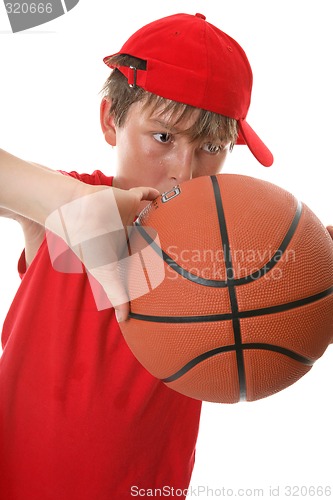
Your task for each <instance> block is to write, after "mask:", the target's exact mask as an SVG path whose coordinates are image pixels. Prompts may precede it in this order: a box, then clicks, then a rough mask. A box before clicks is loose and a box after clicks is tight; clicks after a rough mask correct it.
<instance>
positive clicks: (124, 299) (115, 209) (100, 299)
mask: <svg viewBox="0 0 333 500" xmlns="http://www.w3.org/2000/svg"><path fill="white" fill-rule="evenodd" d="M85 189H86V193H87V189H88V190H89V191H88V192H89V194H85V195H84V196H81V197H79V198H77V199H75V200H74V201H73V202H70V203H68V204H66V205H64V206H62V207H60V208H59V209H58V210H56V211H55V212H53V213H52V214H51V215H50V216H49V217H48V218H47V220H46V228H47V229H49V230H50V231H52V233H55V234H56V235H58V236H60V237H61V238H62V239H63V240H64V241H65V242H66V243H67V245H68V246H69V247H70V248H71V249H72V250H73V251H74V253H75V254H76V255H77V256H78V257H79V259H80V260H81V262H83V264H84V266H85V268H86V270H87V271H88V276H89V279H90V284H91V286H92V290H93V294H94V298H95V301H96V305H97V307H98V309H105V308H107V307H111V305H112V306H113V307H114V308H115V310H116V315H117V319H118V321H124V320H126V319H127V317H128V313H129V303H128V302H129V299H130V298H134V297H128V292H127V291H126V286H125V285H126V283H125V282H124V274H125V275H126V266H127V265H128V261H129V259H131V258H132V256H131V257H129V255H128V253H127V255H126V253H125V254H124V249H125V250H127V230H126V228H127V227H128V226H133V221H134V219H135V218H136V216H137V214H138V213H139V212H140V211H141V209H142V202H144V201H146V202H147V201H151V200H153V199H155V198H156V197H157V196H158V195H159V192H158V191H157V190H156V189H153V188H149V187H137V188H132V189H130V190H128V191H125V190H122V189H117V188H106V187H105V186H98V187H97V186H93V187H92V186H87V185H86V186H85ZM48 243H49V251H50V256H51V260H52V261H53V262H54V261H55V260H56V258H57V257H58V256H59V254H58V250H57V248H56V243H55V242H54V239H52V238H51V239H50V240H49V241H48ZM126 259H127V260H126ZM58 270H59V269H58ZM67 272H68V270H67ZM91 277H92V278H93V279H91ZM96 282H97V283H96ZM100 286H101V287H102V289H103V290H104V292H105V293H106V295H107V298H108V301H109V302H108V301H107V303H106V301H105V295H104V294H101V293H100V292H101V290H100ZM147 291H148V290H147ZM144 293H146V292H144ZM142 294H143V293H142ZM103 295H104V296H103ZM110 303H111V304H110Z"/></svg>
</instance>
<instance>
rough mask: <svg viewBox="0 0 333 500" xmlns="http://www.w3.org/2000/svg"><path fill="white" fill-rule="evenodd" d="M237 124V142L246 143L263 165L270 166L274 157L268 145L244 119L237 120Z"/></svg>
mask: <svg viewBox="0 0 333 500" xmlns="http://www.w3.org/2000/svg"><path fill="white" fill-rule="evenodd" d="M238 126H239V137H238V140H237V144H247V146H248V148H249V149H250V151H251V153H252V154H253V156H255V157H256V158H257V160H258V161H259V162H260V163H261V164H262V165H264V167H270V166H271V165H272V163H273V161H274V157H273V155H272V153H271V152H270V150H269V149H268V147H267V146H266V145H265V144H264V143H263V142H262V140H261V139H260V137H259V136H258V135H257V134H256V133H255V131H254V130H253V129H252V128H251V127H250V125H249V124H248V123H247V122H246V121H245V120H239V122H238Z"/></svg>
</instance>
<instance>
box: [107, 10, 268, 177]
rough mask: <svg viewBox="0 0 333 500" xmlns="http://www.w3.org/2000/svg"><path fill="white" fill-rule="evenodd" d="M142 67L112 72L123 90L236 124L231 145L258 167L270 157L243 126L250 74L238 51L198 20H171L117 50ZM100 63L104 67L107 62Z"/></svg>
mask: <svg viewBox="0 0 333 500" xmlns="http://www.w3.org/2000/svg"><path fill="white" fill-rule="evenodd" d="M118 54H127V55H131V56H133V57H138V58H140V59H143V60H145V61H146V69H145V70H141V69H136V68H133V67H127V66H117V68H118V69H119V70H120V71H121V72H122V73H123V74H124V75H125V76H126V78H127V80H128V83H129V85H132V86H133V85H137V86H138V87H142V88H143V89H145V90H146V91H148V92H151V93H153V94H156V95H158V96H161V97H164V98H166V99H170V100H173V101H177V102H182V103H184V104H189V105H191V106H194V107H196V108H201V109H205V110H207V111H212V112H214V113H219V114H222V115H225V116H228V117H230V118H234V119H235V120H237V122H238V132H239V135H238V140H237V144H247V145H248V147H249V149H250V150H251V152H252V153H253V155H254V156H255V157H256V158H257V160H258V161H259V162H260V163H261V164H262V165H264V166H266V167H269V166H270V165H272V163H273V155H272V153H271V152H270V151H269V149H268V148H267V146H265V144H264V143H263V142H262V140H261V139H260V138H259V136H258V135H257V134H256V133H255V132H254V130H253V129H252V128H251V127H250V125H249V124H248V123H247V121H246V116H247V112H248V109H249V106H250V101H251V90H252V80H253V77H252V70H251V66H250V64H249V61H248V59H247V57H246V54H245V52H244V50H243V49H242V47H240V45H239V44H238V43H237V42H236V41H235V40H233V39H232V38H231V37H230V36H229V35H227V34H226V33H223V31H221V30H219V29H218V28H216V27H215V26H213V25H212V24H210V23H208V22H207V21H206V18H205V16H204V15H202V14H195V15H190V14H175V15H172V16H168V17H164V18H162V19H158V20H157V21H154V22H152V23H149V24H147V25H146V26H143V27H142V28H141V29H139V30H138V31H136V32H135V33H134V34H133V35H132V36H131V37H130V38H129V39H128V40H127V42H125V44H124V45H123V46H122V48H121V50H120V51H119V52H117V53H116V54H113V55H118ZM110 57H112V56H108V57H105V58H104V59H103V61H104V62H105V64H107V65H108V66H109V67H111V68H114V67H115V66H114V65H112V64H109V62H108V60H109V58H110Z"/></svg>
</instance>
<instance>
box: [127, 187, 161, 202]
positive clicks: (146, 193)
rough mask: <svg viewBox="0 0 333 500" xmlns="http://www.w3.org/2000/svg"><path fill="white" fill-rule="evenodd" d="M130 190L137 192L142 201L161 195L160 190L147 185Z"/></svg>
mask: <svg viewBox="0 0 333 500" xmlns="http://www.w3.org/2000/svg"><path fill="white" fill-rule="evenodd" d="M129 191H131V192H132V193H135V194H137V195H138V196H139V200H140V201H142V200H146V201H152V200H155V198H157V197H158V196H159V195H160V192H159V191H158V190H157V189H155V188H151V187H146V186H140V187H135V188H131V189H130V190H129Z"/></svg>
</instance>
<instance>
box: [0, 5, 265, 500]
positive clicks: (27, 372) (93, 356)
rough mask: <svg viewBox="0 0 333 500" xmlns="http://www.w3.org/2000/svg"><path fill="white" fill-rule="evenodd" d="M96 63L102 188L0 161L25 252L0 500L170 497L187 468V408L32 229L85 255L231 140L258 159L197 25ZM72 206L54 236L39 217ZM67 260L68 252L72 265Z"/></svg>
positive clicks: (180, 492)
mask: <svg viewBox="0 0 333 500" xmlns="http://www.w3.org/2000/svg"><path fill="white" fill-rule="evenodd" d="M133 58H134V59H133ZM105 62H106V63H107V64H108V65H109V66H110V67H112V68H116V69H115V70H114V71H113V72H112V74H111V75H110V77H109V79H108V81H107V82H106V84H105V86H104V98H103V100H102V103H101V126H102V131H103V133H104V136H105V139H106V141H107V142H108V144H110V145H111V146H115V145H117V150H118V165H117V173H116V175H115V177H114V178H113V179H112V178H110V177H106V176H105V175H104V174H102V173H101V172H94V173H93V174H92V175H83V174H82V175H80V174H76V173H71V174H70V175H62V174H60V173H58V172H53V171H50V170H48V169H45V168H44V167H41V166H38V165H33V164H29V163H27V162H24V161H22V160H19V159H18V158H15V157H13V156H11V155H9V154H7V153H5V152H0V167H1V168H0V185H1V186H6V192H3V190H2V192H1V198H0V206H1V207H4V208H3V209H2V215H4V216H9V217H12V218H15V219H17V220H18V221H19V222H20V223H21V225H22V228H23V230H24V234H25V241H26V248H25V253H23V255H22V257H21V259H20V262H19V270H20V273H21V275H22V278H23V279H22V284H21V286H20V288H19V290H18V293H17V295H16V297H15V299H14V301H13V304H12V306H11V309H10V311H9V313H8V316H7V318H6V320H5V323H4V330H3V345H4V352H3V356H2V359H1V365H0V384H1V391H0V398H1V422H2V428H1V458H0V462H1V464H0V468H1V475H0V493H1V498H4V499H6V500H14V499H15V500H23V499H24V500H59V499H62V500H76V499H77V500H78V499H80V500H106V499H107V500H109V499H111V498H112V499H113V498H114V499H127V498H131V497H132V496H140V497H151V496H162V495H161V494H160V495H159V494H158V493H157V492H158V491H159V490H160V491H162V492H163V491H164V493H165V495H167V493H168V492H172V491H174V495H173V496H177V497H178V498H184V497H185V493H186V488H187V487H188V484H189V481H190V477H191V472H192V468H193V464H194V453H195V443H196V438H197V432H198V425H199V418H200V408H201V403H200V402H199V401H195V400H192V399H189V398H186V397H184V396H181V395H180V394H177V393H176V392H173V391H172V390H170V389H168V388H166V387H165V386H164V385H163V384H162V383H160V382H159V381H158V380H156V379H154V378H153V377H152V376H150V375H149V374H148V373H147V372H146V371H145V370H144V369H143V368H142V367H141V366H140V365H139V363H138V362H137V361H136V360H135V359H134V357H133V356H132V354H131V353H130V352H129V349H128V348H127V346H126V345H125V343H124V341H123V338H122V335H121V332H120V330H119V327H118V324H117V321H116V318H115V309H113V308H111V307H106V308H101V307H98V304H96V300H95V296H94V294H93V291H92V287H91V285H90V280H89V277H88V274H87V273H83V272H82V269H80V268H79V267H78V265H77V263H78V259H77V257H75V256H73V255H72V256H68V252H67V254H66V252H65V253H59V256H60V257H59V258H60V261H61V259H64V262H63V263H62V265H63V266H64V267H66V266H67V265H68V266H69V270H70V271H71V272H67V273H61V272H57V271H56V269H55V268H54V267H53V266H52V263H54V264H55V262H53V261H55V257H54V255H53V254H52V251H51V247H52V245H51V246H50V245H49V246H48V245H47V242H46V240H45V238H44V233H45V230H44V226H45V225H47V226H48V228H49V229H50V230H51V231H53V232H54V233H56V234H58V235H60V236H62V237H63V236H64V233H63V232H62V231H63V229H65V231H67V233H68V234H67V238H66V239H67V243H68V244H69V245H70V242H71V241H74V240H75V241H76V242H79V243H80V242H84V241H91V242H92V243H91V244H92V249H91V250H92V253H93V251H94V247H93V245H94V243H93V240H94V235H95V234H96V230H97V232H98V231H99V230H100V228H102V227H104V226H106V227H107V228H109V230H110V233H111V232H112V227H111V225H110V220H112V222H113V221H116V222H115V226H116V227H119V223H121V224H122V225H124V226H126V225H131V223H132V221H133V220H134V218H135V217H136V216H137V215H138V213H139V212H140V210H141V209H142V208H143V206H144V205H145V204H147V203H148V202H149V201H150V200H152V199H153V198H155V197H156V196H157V195H158V193H159V192H163V191H167V190H169V189H170V188H172V187H173V186H174V185H175V184H178V183H179V182H182V181H185V180H187V179H190V178H192V177H197V176H200V175H212V174H215V173H217V172H219V171H220V170H221V168H222V166H223V163H224V162H225V160H226V156H227V152H228V149H232V146H233V144H234V143H236V142H246V143H247V144H248V146H249V148H250V149H251V151H252V152H253V154H254V155H255V156H256V158H257V159H258V160H259V161H260V162H261V163H263V164H264V165H267V166H268V165H270V164H271V163H272V161H273V159H272V155H271V153H270V152H269V151H268V149H267V148H266V146H265V145H264V144H263V143H262V141H261V140H260V139H259V137H258V136H257V135H256V134H255V133H254V132H253V130H252V129H251V128H250V127H249V125H248V124H247V122H246V114H247V110H248V106H249V103H250V95H251V84H252V75H251V69H250V66H249V64H248V61H247V59H246V56H245V54H244V52H243V50H242V49H241V48H240V47H239V45H238V44H237V43H236V42H234V41H233V40H232V39H231V38H230V37H228V36H227V35H225V34H224V33H222V32H221V31H219V30H218V29H217V28H215V27H214V26H212V25H210V24H209V23H207V22H206V20H205V18H204V16H202V15H201V14H197V15H195V16H190V15H185V14H179V15H175V16H170V17H168V18H164V19H160V20H158V21H156V22H154V23H151V24H149V25H147V26H145V27H144V28H142V29H141V30H139V31H138V32H137V33H136V34H134V35H133V36H132V37H131V38H130V39H129V40H128V41H127V42H126V43H125V45H124V46H123V47H122V49H121V51H120V52H119V53H118V54H116V55H115V56H112V57H108V58H105ZM80 181H81V182H80ZM142 184H144V185H145V186H150V187H145V188H142V187H139V186H141V185H142ZM111 186H112V187H111ZM76 200H80V201H82V200H83V201H82V204H81V205H79V211H75V210H76V209H73V212H72V211H71V210H69V212H68V213H67V216H66V218H65V220H64V221H62V222H63V224H62V226H61V227H60V225H59V218H58V219H57V218H55V219H54V218H52V214H55V213H58V212H57V211H58V209H59V208H61V207H63V206H72V207H73V206H74V205H72V204H73V202H75V201H76ZM114 202H116V205H115V204H114ZM68 204H70V205H68ZM117 207H118V210H117ZM74 212H75V216H74ZM68 214H69V215H68ZM119 217H120V218H121V221H119V220H118V219H119ZM59 228H60V229H59ZM111 236H112V235H111ZM113 236H114V235H113ZM113 236H112V238H111V240H112V241H113V239H114V238H113ZM79 246H80V245H79ZM79 246H78V245H75V244H72V249H73V251H74V252H75V253H76V255H77V256H79V257H80V258H81V259H82V260H83V261H84V259H83V258H82V255H81V254H80V251H79ZM95 249H96V248H95ZM53 250H54V249H53ZM99 250H100V249H99ZM109 250H110V248H107V251H109ZM54 253H55V252H54ZM65 254H66V255H67V256H66V257H64V255H65ZM55 267H56V266H55ZM60 268H61V265H60ZM87 270H88V271H89V274H91V275H93V277H94V278H95V279H96V280H97V281H98V282H99V283H100V284H101V285H102V286H103V288H104V290H105V291H106V293H107V295H108V298H109V300H110V302H111V303H112V304H113V305H114V306H116V311H117V318H118V321H125V320H126V317H127V314H128V303H127V302H126V301H127V298H126V297H125V296H124V293H123V290H122V286H121V283H120V284H119V282H118V277H117V276H116V274H115V271H114V268H113V266H112V265H110V266H109V267H108V266H106V267H105V266H102V265H101V266H98V265H95V266H94V267H93V268H90V267H88V268H87ZM115 283H117V285H116V284H115ZM175 492H177V495H176V493H175ZM152 493H155V494H154V495H153V494H152ZM169 496H171V494H169Z"/></svg>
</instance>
